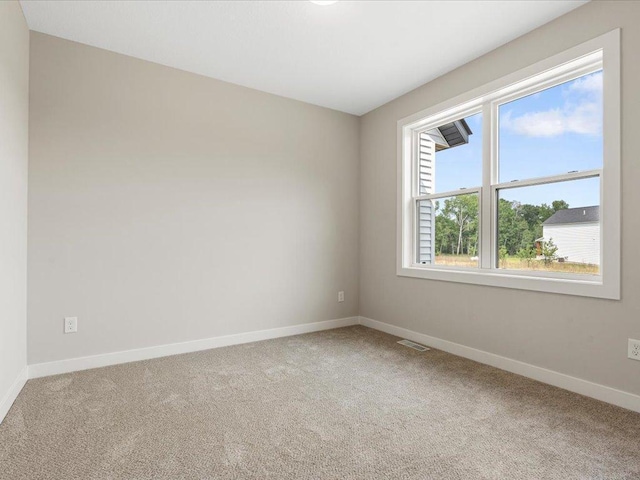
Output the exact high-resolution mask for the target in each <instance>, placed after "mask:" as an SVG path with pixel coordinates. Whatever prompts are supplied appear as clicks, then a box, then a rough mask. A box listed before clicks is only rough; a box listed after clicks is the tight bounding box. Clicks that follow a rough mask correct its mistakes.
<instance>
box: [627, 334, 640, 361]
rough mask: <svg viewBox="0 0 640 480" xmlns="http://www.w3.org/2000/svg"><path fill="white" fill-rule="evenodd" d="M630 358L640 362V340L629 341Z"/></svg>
mask: <svg viewBox="0 0 640 480" xmlns="http://www.w3.org/2000/svg"><path fill="white" fill-rule="evenodd" d="M629 358H632V359H634V360H640V340H634V339H633V338H630V339H629Z"/></svg>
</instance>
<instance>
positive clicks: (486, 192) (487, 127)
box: [480, 102, 495, 269]
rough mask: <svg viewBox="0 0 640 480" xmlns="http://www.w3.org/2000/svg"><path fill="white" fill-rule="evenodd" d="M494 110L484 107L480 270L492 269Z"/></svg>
mask: <svg viewBox="0 0 640 480" xmlns="http://www.w3.org/2000/svg"><path fill="white" fill-rule="evenodd" d="M492 110H493V108H492V105H491V104H490V103H488V102H487V103H485V104H484V105H483V106H482V190H481V198H480V209H481V211H480V268H483V269H490V268H491V265H492V263H491V262H492V257H493V254H492V250H493V247H492V244H493V237H494V235H493V234H492V231H493V229H494V220H493V218H492V213H491V212H492V209H493V203H494V202H493V200H492V199H491V184H492V183H493V176H494V172H493V171H494V167H493V158H492V156H493V152H494V148H493V142H494V137H495V133H494V127H493V125H494V119H493V112H492Z"/></svg>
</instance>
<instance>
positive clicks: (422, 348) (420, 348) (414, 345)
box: [398, 340, 429, 352]
mask: <svg viewBox="0 0 640 480" xmlns="http://www.w3.org/2000/svg"><path fill="white" fill-rule="evenodd" d="M398 343H399V344H400V345H404V346H405V347H409V348H413V349H414V350H418V351H419V352H426V351H427V350H429V348H428V347H425V346H424V345H420V344H419V343H415V342H412V341H411V340H400V341H399V342H398Z"/></svg>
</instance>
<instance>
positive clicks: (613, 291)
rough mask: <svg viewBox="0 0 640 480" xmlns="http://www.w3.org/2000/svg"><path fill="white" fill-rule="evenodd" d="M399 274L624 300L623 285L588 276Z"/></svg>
mask: <svg viewBox="0 0 640 480" xmlns="http://www.w3.org/2000/svg"><path fill="white" fill-rule="evenodd" d="M396 273H397V275H398V276H400V277H412V278H423V279H427V280H437V281H442V282H455V283H467V284H473V285H484V286H491V287H501V288H513V289H517V290H532V291H535V292H547V293H556V294H562V295H577V296H581V297H593V298H606V299H610V300H620V286H619V282H615V283H614V282H610V283H606V282H604V280H603V277H602V276H599V275H598V276H596V275H584V276H580V277H579V278H578V276H577V275H567V276H560V275H559V276H558V277H548V276H537V275H532V274H531V272H520V271H514V270H506V271H496V270H482V269H480V268H478V269H460V268H455V267H437V266H436V267H434V266H429V267H417V266H415V267H414V266H412V267H405V266H402V267H398V269H397V272H396Z"/></svg>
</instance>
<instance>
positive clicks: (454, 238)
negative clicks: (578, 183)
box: [435, 194, 569, 258]
mask: <svg viewBox="0 0 640 480" xmlns="http://www.w3.org/2000/svg"><path fill="white" fill-rule="evenodd" d="M567 208H569V204H568V203H567V202H565V201H564V200H555V201H553V202H552V203H551V205H547V204H546V203H543V204H541V205H531V204H528V203H520V202H518V201H514V200H512V201H509V200H505V199H502V198H501V199H500V200H499V203H498V248H499V249H500V254H501V256H504V255H509V256H515V255H517V256H521V257H523V258H527V257H530V256H533V249H534V248H535V241H536V239H538V238H540V237H542V223H543V222H544V221H546V220H547V219H548V218H549V217H550V216H551V215H553V214H554V213H555V212H557V211H558V210H564V209H567ZM435 209H436V237H435V242H436V254H437V255H441V254H454V255H469V256H472V257H473V256H476V255H477V254H478V221H479V210H478V196H477V195H475V194H468V195H459V196H457V197H451V198H447V199H445V200H444V201H442V202H441V201H439V200H438V201H436V202H435Z"/></svg>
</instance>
